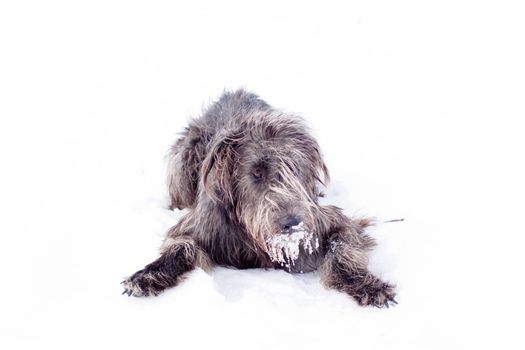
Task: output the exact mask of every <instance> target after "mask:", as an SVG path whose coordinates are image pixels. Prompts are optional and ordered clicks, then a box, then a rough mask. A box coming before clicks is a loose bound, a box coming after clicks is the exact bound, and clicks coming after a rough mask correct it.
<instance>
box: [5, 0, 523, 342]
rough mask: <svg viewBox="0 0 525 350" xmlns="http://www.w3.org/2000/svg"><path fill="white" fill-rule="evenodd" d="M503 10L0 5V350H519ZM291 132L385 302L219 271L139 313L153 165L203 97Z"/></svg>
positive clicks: (150, 232) (156, 224)
mask: <svg viewBox="0 0 525 350" xmlns="http://www.w3.org/2000/svg"><path fill="white" fill-rule="evenodd" d="M524 15H525V12H524V10H523V8H522V7H521V6H520V1H515V2H511V1H435V2H428V1H341V2H331V1H323V2H318V3H312V2H307V1H298V2H291V1H287V2H285V1H258V2H248V1H238V2H234V1H210V2H202V1H192V2H191V5H190V2H187V3H185V4H183V3H182V2H180V3H179V2H175V1H165V2H157V1H147V2H146V1H144V2H136V1H120V2H119V1H86V2H72V1H63V2H59V1H33V2H31V1H3V2H2V3H1V4H0V118H1V119H0V120H1V122H0V166H1V168H0V263H1V271H2V273H1V275H0V310H1V311H0V347H1V348H2V349H18V348H20V349H30V348H31V349H36V348H38V349H48V348H49V349H62V348H64V349H84V348H85V349H93V348H110V347H113V348H128V349H129V348H141V349H144V348H147V349H155V348H156V347H161V346H162V348H174V349H184V348H195V349H196V348H203V347H208V348H209V347H213V348H218V349H262V348H264V349H279V348H283V349H284V348H286V349H309V348H320V347H321V348H326V349H331V348H334V349H352V348H353V349H385V348H387V347H388V348H389V349H443V348H453V347H459V346H463V347H469V348H474V347H481V346H485V347H487V348H498V349H523V348H524V342H523V339H522V335H521V332H522V330H523V312H524V311H525V310H524V307H523V305H524V303H525V301H524V300H523V294H522V293H523V290H524V289H523V287H524V283H523V270H522V269H523V266H524V259H523V255H524V253H523V235H524V234H525V230H524V226H525V225H524V217H523V211H524V200H523V198H525V190H524V185H523V180H524V178H525V172H524V165H523V158H524V157H523V149H525V141H524V139H523V138H524V131H525V128H524V126H523V118H524V117H525V107H524V96H525V69H524V66H525V65H524V62H525V49H524V43H525V41H524V33H525V24H524V23H525V22H524V20H523V18H524ZM238 87H245V88H247V89H249V90H252V91H254V92H256V93H258V94H259V95H261V97H262V98H264V99H266V100H267V101H268V102H269V103H271V104H272V105H274V106H276V107H279V108H283V109H285V110H287V111H291V112H296V113H299V114H300V115H302V116H304V118H305V119H306V120H307V121H308V124H309V125H310V126H311V127H312V130H313V133H314V134H315V135H316V137H317V138H318V140H319V142H320V144H321V147H322V148H323V151H324V154H325V158H326V161H327V163H328V166H329V168H330V170H331V174H332V178H333V182H332V184H331V186H330V188H329V189H328V194H329V196H328V198H327V202H330V203H334V204H337V205H340V206H343V207H344V208H345V209H346V212H347V213H348V214H349V215H353V214H360V215H373V216H376V217H378V218H380V219H382V220H386V219H392V218H400V217H404V218H405V221H404V222H403V223H392V224H384V225H379V226H378V227H376V228H375V229H374V230H373V231H372V232H371V234H372V235H373V236H374V237H376V239H377V240H378V242H379V247H378V249H377V250H376V251H375V252H374V254H373V255H372V261H371V268H372V269H373V270H374V271H375V272H376V273H377V274H378V275H380V276H382V277H383V278H385V279H388V280H390V281H392V282H395V283H397V285H398V292H399V296H398V301H399V305H398V306H397V307H395V308H390V309H388V310H379V309H370V308H360V307H359V306H357V305H356V304H355V303H354V302H353V301H352V300H351V299H350V298H348V297H346V296H345V295H342V294H339V293H337V292H333V291H327V290H325V289H323V288H322V287H321V286H320V284H319V281H318V276H317V275H316V274H309V275H304V276H291V275H288V274H286V273H284V272H280V271H262V270H252V271H235V270H229V269H224V268H219V269H216V270H215V272H213V273H212V274H211V275H207V274H206V273H204V272H203V271H201V270H198V271H195V272H194V273H192V274H191V275H190V276H189V277H188V279H187V280H186V281H185V282H184V283H183V284H182V285H180V286H179V287H177V288H175V289H172V290H169V291H167V292H166V293H164V294H163V295H161V296H159V297H157V298H149V299H137V298H128V297H124V296H121V295H120V293H121V291H122V289H121V286H120V285H119V282H120V281H121V280H122V278H123V277H124V276H126V275H129V274H131V273H133V272H134V271H135V270H137V269H139V268H141V267H142V266H143V265H144V264H146V263H148V262H150V261H152V260H153V259H154V258H155V257H156V256H157V248H158V246H159V245H160V243H161V240H162V237H163V234H164V232H165V231H166V230H167V229H168V228H169V227H170V226H171V225H173V224H174V223H175V222H176V221H177V218H178V217H179V216H180V213H177V212H171V211H168V210H167V209H166V206H167V198H166V191H165V187H164V171H165V159H164V156H165V154H166V151H167V149H168V147H169V145H170V143H171V142H172V141H173V140H174V139H175V138H176V134H177V132H180V131H181V129H182V128H183V127H184V125H185V124H186V123H187V120H188V118H189V117H191V116H197V115H198V114H199V113H200V111H201V107H202V106H203V105H205V104H206V103H208V102H209V101H211V100H212V99H213V98H216V97H217V96H219V95H220V93H221V92H222V91H223V89H225V88H226V89H235V88H238Z"/></svg>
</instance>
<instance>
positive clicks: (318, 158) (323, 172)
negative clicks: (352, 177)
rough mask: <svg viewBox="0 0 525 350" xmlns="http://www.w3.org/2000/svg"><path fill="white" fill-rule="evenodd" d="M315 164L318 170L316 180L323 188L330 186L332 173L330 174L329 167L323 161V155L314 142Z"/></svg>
mask: <svg viewBox="0 0 525 350" xmlns="http://www.w3.org/2000/svg"><path fill="white" fill-rule="evenodd" d="M313 162H314V165H315V168H316V170H317V176H316V180H317V181H318V182H319V183H320V184H321V185H323V186H326V185H328V183H329V182H330V173H329V172H328V167H327V166H326V163H325V162H324V160H323V155H322V153H321V149H320V148H319V145H318V144H317V142H315V140H314V152H313Z"/></svg>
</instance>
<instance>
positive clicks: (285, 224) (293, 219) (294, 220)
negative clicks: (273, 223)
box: [279, 215, 302, 230]
mask: <svg viewBox="0 0 525 350" xmlns="http://www.w3.org/2000/svg"><path fill="white" fill-rule="evenodd" d="M301 221H302V220H301V218H300V217H298V216H295V215H288V216H285V217H283V218H281V219H279V226H280V227H281V229H282V230H289V229H291V228H292V227H293V226H297V225H299V224H300V223H301Z"/></svg>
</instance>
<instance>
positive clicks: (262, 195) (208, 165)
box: [122, 90, 396, 307]
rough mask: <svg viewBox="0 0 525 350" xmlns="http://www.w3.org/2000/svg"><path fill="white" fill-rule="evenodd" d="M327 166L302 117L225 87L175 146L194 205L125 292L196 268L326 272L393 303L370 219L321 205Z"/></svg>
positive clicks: (367, 298) (182, 189)
mask: <svg viewBox="0 0 525 350" xmlns="http://www.w3.org/2000/svg"><path fill="white" fill-rule="evenodd" d="M327 180H328V170H327V168H326V165H325V163H324V162H323V159H322V157H321V152H320V149H319V145H318V144H317V142H316V141H315V139H314V138H313V137H312V136H311V135H310V133H309V132H308V129H307V128H306V126H305V124H304V122H303V120H301V119H300V118H298V117H296V116H293V115H290V114H288V113H284V112H282V111H279V110H277V109H274V108H272V107H271V106H270V105H268V104H267V103H266V102H264V101H263V100H261V99H260V98H259V97H258V96H256V95H254V94H252V93H249V92H246V91H244V90H238V91H236V92H233V93H224V94H223V96H222V97H221V98H220V99H219V100H218V101H217V102H215V103H214V104H213V105H212V106H211V107H209V108H208V110H207V111H206V112H205V113H204V114H203V115H202V116H201V117H200V118H197V119H194V120H192V121H191V122H190V124H189V126H188V127H187V128H186V129H185V131H184V132H183V134H182V136H181V137H180V138H179V139H178V140H177V141H176V143H175V144H174V145H173V147H172V149H171V153H170V158H169V169H168V186H169V194H170V198H171V208H172V209H173V208H179V209H182V208H187V209H188V212H187V213H186V215H184V216H183V218H182V219H181V220H180V221H179V223H178V224H177V225H175V226H174V227H173V228H171V229H170V230H169V231H168V233H167V237H166V239H165V241H164V243H163V245H162V247H161V255H160V257H159V258H158V259H157V260H155V261H154V262H152V263H151V264H149V265H147V266H146V267H145V268H144V269H142V270H140V271H138V272H136V273H135V274H133V275H132V276H131V277H129V278H127V279H126V280H125V281H124V282H122V283H123V285H124V288H125V290H124V293H127V294H128V295H134V296H149V295H158V294H159V293H160V292H162V291H163V290H164V289H166V288H169V287H173V286H175V285H177V284H178V283H179V282H180V281H181V279H182V278H183V277H184V275H186V274H187V273H188V272H189V271H191V270H193V269H194V268H195V267H201V268H203V269H205V270H209V269H211V267H212V266H214V265H221V266H232V267H236V268H239V269H247V268H281V269H285V270H286V271H289V272H291V273H303V272H309V271H314V270H317V269H319V270H320V271H321V275H322V282H323V284H324V285H325V286H327V287H329V288H333V289H336V290H339V291H342V292H344V293H347V294H348V295H350V296H351V297H353V298H354V299H355V300H356V301H357V302H358V303H359V304H360V305H373V306H377V307H384V306H386V307H388V306H389V304H391V303H396V302H395V300H394V296H395V291H394V287H393V286H392V285H390V284H388V283H386V282H384V281H382V280H380V279H379V278H377V277H376V276H374V275H373V274H372V273H371V272H370V271H368V269H367V264H368V258H367V255H368V254H367V253H368V251H369V250H370V249H371V248H372V247H373V246H374V240H373V239H372V238H371V237H369V236H368V235H367V234H365V232H364V229H365V228H366V227H367V226H368V225H370V224H371V221H370V220H369V219H359V220H354V219H350V218H348V217H347V216H345V215H344V214H343V211H342V210H341V209H340V208H337V207H335V206H322V205H320V204H319V202H318V198H319V197H320V196H321V192H320V186H321V185H324V183H325V182H327Z"/></svg>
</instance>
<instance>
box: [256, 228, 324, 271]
mask: <svg viewBox="0 0 525 350" xmlns="http://www.w3.org/2000/svg"><path fill="white" fill-rule="evenodd" d="M266 246H267V252H268V255H269V256H270V259H271V260H272V261H274V262H278V263H279V264H281V266H284V267H286V268H288V269H291V267H292V266H293V265H295V261H296V260H297V259H298V258H299V254H300V252H301V248H302V249H303V251H304V252H305V253H307V254H312V253H313V252H314V251H315V250H317V249H318V248H319V240H318V238H317V237H316V236H315V234H314V233H313V232H312V231H309V230H308V229H306V227H305V225H304V222H301V223H299V224H298V225H296V226H292V227H291V228H290V229H289V230H287V231H286V232H282V233H280V234H277V235H274V236H272V237H271V238H269V239H267V240H266Z"/></svg>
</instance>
